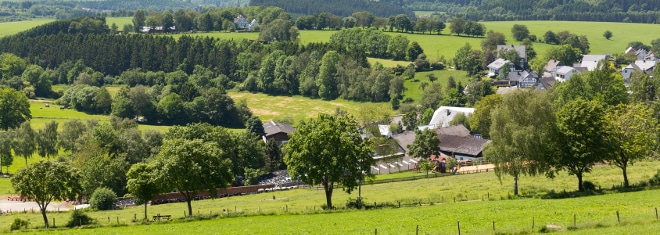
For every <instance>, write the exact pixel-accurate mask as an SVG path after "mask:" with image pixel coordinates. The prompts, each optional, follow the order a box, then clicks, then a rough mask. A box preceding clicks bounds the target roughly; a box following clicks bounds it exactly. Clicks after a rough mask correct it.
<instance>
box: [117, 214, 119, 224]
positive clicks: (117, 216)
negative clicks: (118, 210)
mask: <svg viewBox="0 0 660 235" xmlns="http://www.w3.org/2000/svg"><path fill="white" fill-rule="evenodd" d="M117 224H119V216H117Z"/></svg>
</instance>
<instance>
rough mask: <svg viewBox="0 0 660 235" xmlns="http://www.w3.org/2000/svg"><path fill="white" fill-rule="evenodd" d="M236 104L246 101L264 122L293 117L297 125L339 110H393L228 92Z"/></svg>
mask: <svg viewBox="0 0 660 235" xmlns="http://www.w3.org/2000/svg"><path fill="white" fill-rule="evenodd" d="M228 94H229V96H230V97H231V98H232V99H233V100H234V102H240V100H245V101H246V102H247V105H248V107H249V108H250V110H251V111H252V114H254V115H256V116H259V118H260V119H261V120H262V121H264V122H265V121H269V120H274V119H278V118H285V117H291V118H293V120H294V121H295V123H296V124H297V123H299V122H300V120H304V119H309V118H313V117H316V116H317V115H318V114H319V113H330V114H332V113H334V112H335V111H336V110H337V109H341V110H344V111H348V112H349V113H352V114H357V113H358V112H359V111H360V110H362V109H367V110H368V109H387V110H391V108H390V105H389V103H361V102H355V101H346V100H342V99H337V100H331V101H325V100H322V99H312V98H308V97H303V96H270V95H266V94H262V93H249V92H234V91H230V92H228Z"/></svg>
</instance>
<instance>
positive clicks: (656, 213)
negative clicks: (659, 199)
mask: <svg viewBox="0 0 660 235" xmlns="http://www.w3.org/2000/svg"><path fill="white" fill-rule="evenodd" d="M655 220H658V208H657V207H656V208H655Z"/></svg>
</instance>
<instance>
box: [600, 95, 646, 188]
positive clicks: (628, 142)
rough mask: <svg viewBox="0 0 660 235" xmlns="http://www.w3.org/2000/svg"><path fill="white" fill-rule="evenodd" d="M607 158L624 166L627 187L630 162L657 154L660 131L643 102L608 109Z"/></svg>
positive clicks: (624, 182) (624, 183)
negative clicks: (659, 131)
mask: <svg viewBox="0 0 660 235" xmlns="http://www.w3.org/2000/svg"><path fill="white" fill-rule="evenodd" d="M606 117H607V129H608V134H609V135H608V136H609V139H608V140H609V146H610V147H611V148H612V149H611V150H610V151H608V152H607V153H608V160H610V161H612V163H614V165H616V166H617V167H619V168H621V171H622V172H623V185H624V186H625V187H628V186H629V185H630V183H629V182H628V173H627V170H628V165H632V164H633V163H634V162H635V161H637V160H642V159H645V158H649V157H651V156H652V155H654V153H653V152H654V151H655V146H656V145H657V142H656V141H657V140H656V136H655V133H657V131H658V126H657V121H656V120H654V118H653V113H652V111H651V110H650V109H649V108H648V107H646V106H645V105H644V104H639V103H638V104H619V105H617V106H615V107H613V108H612V109H610V110H609V111H608V112H607V116H606Z"/></svg>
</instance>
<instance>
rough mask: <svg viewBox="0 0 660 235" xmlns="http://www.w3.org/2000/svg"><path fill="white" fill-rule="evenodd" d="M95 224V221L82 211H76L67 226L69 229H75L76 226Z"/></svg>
mask: <svg viewBox="0 0 660 235" xmlns="http://www.w3.org/2000/svg"><path fill="white" fill-rule="evenodd" d="M94 223H95V221H94V219H92V218H91V217H89V216H87V215H86V214H85V213H84V212H82V210H75V211H73V213H72V214H71V220H69V222H68V223H66V226H67V227H69V228H73V227H76V226H83V225H88V224H94Z"/></svg>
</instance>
